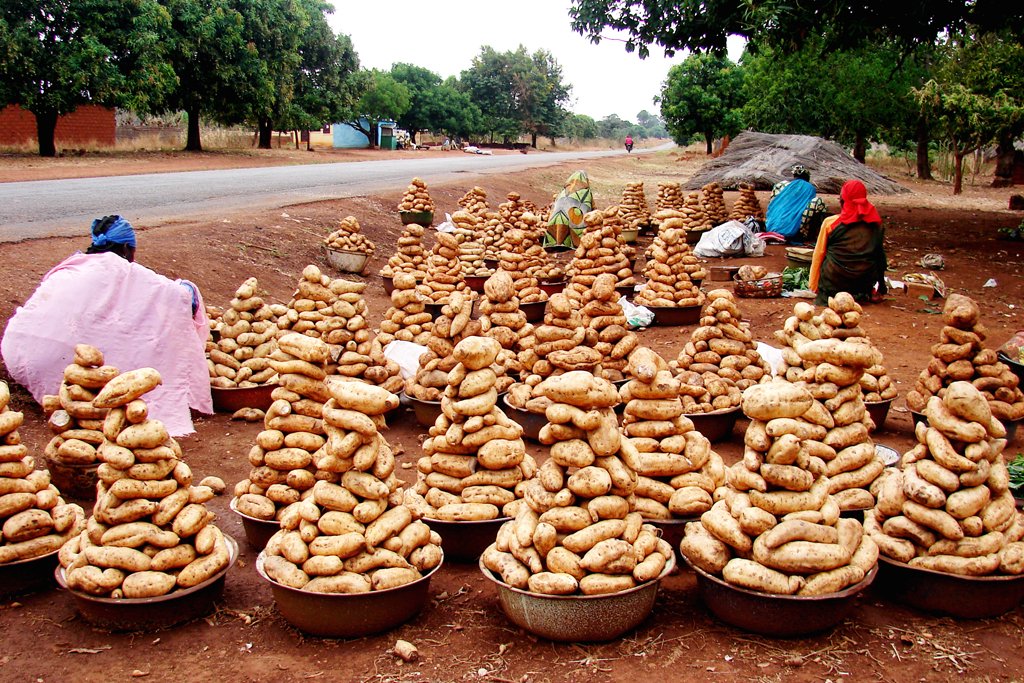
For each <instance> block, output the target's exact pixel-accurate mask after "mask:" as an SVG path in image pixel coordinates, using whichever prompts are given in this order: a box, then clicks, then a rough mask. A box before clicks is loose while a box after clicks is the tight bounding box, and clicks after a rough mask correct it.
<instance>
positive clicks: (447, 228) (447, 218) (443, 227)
mask: <svg viewBox="0 0 1024 683" xmlns="http://www.w3.org/2000/svg"><path fill="white" fill-rule="evenodd" d="M437 231H438V232H455V224H454V223H452V215H451V214H450V213H446V214H445V215H444V222H443V223H441V224H439V225H438V226H437Z"/></svg>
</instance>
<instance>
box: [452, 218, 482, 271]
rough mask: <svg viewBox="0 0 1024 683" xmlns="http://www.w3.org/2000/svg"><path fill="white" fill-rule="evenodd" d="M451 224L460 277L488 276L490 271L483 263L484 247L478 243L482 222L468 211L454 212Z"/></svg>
mask: <svg viewBox="0 0 1024 683" xmlns="http://www.w3.org/2000/svg"><path fill="white" fill-rule="evenodd" d="M452 223H454V224H455V230H454V232H453V233H452V234H454V235H455V239H456V240H458V242H459V256H458V260H459V265H460V267H461V270H462V276H463V277H466V276H473V275H476V276H483V275H490V273H491V271H490V269H489V268H488V267H487V264H486V263H484V258H486V255H485V249H484V245H483V243H481V242H479V241H478V237H479V236H480V226H481V225H482V223H483V221H482V220H481V219H480V218H477V217H476V216H474V215H473V214H472V213H469V212H468V211H456V212H455V215H453V216H452Z"/></svg>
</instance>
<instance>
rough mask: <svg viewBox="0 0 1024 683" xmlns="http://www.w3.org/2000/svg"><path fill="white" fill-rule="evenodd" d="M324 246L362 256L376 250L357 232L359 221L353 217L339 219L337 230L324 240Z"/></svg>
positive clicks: (364, 236) (371, 243)
mask: <svg viewBox="0 0 1024 683" xmlns="http://www.w3.org/2000/svg"><path fill="white" fill-rule="evenodd" d="M324 244H325V245H326V246H327V248H328V249H340V250H342V251H358V252H360V253H363V254H373V252H374V250H375V249H376V247H375V246H374V244H373V242H371V241H370V240H369V238H367V237H366V235H364V234H362V233H361V232H359V221H357V220H356V217H355V216H346V217H345V218H343V219H341V223H339V224H338V229H337V230H335V231H334V232H332V233H331V234H330V235H328V236H327V238H326V239H324Z"/></svg>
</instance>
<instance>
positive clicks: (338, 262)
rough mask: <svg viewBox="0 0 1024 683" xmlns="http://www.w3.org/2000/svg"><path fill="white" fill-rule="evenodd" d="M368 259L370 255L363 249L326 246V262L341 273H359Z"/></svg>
mask: <svg viewBox="0 0 1024 683" xmlns="http://www.w3.org/2000/svg"><path fill="white" fill-rule="evenodd" d="M369 260H370V255H369V254H367V253H366V252H364V251H349V250H347V249H331V248H330V247H328V248H327V263H329V264H330V266H331V268H334V269H335V270H338V271H341V272H342V273H357V274H358V273H361V272H363V268H365V267H366V263H367V261H369Z"/></svg>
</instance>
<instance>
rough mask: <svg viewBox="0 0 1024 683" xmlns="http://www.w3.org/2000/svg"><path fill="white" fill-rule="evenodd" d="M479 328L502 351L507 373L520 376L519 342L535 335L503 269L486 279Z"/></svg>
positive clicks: (512, 284)
mask: <svg viewBox="0 0 1024 683" xmlns="http://www.w3.org/2000/svg"><path fill="white" fill-rule="evenodd" d="M480 329H481V331H482V332H483V334H484V336H487V337H490V338H492V339H494V340H496V341H497V342H498V343H499V344H500V345H501V348H502V350H503V352H504V353H503V354H502V355H503V356H504V358H503V359H502V360H501V363H502V365H504V366H505V370H506V372H508V373H509V374H510V375H518V374H519V371H520V370H522V365H521V364H520V362H519V359H518V358H517V356H516V354H517V353H518V352H519V341H520V340H521V339H523V338H525V337H527V336H529V335H531V334H533V325H531V324H530V323H529V322H527V320H526V314H525V313H523V312H522V311H521V310H520V309H519V297H517V296H516V290H515V285H514V283H513V281H512V276H510V275H509V274H508V273H506V272H505V271H503V270H499V271H498V272H497V273H495V274H494V275H492V276H491V277H489V278H487V281H486V282H485V283H484V298H483V299H482V300H481V301H480Z"/></svg>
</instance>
